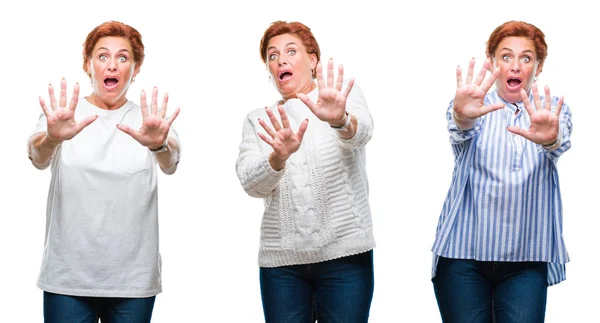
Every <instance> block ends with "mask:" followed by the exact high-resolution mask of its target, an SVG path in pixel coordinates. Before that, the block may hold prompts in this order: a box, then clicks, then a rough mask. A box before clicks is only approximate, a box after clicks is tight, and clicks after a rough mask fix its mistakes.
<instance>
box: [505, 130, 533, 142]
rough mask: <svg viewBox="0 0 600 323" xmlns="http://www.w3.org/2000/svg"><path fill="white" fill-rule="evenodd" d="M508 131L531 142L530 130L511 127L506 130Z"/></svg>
mask: <svg viewBox="0 0 600 323" xmlns="http://www.w3.org/2000/svg"><path fill="white" fill-rule="evenodd" d="M506 130H508V131H510V132H512V133H514V134H516V135H519V136H521V137H523V138H525V139H527V140H530V141H531V132H530V131H529V130H525V129H523V128H519V127H515V126H509V127H507V128H506Z"/></svg>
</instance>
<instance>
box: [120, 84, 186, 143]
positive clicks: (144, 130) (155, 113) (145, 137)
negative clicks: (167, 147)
mask: <svg viewBox="0 0 600 323" xmlns="http://www.w3.org/2000/svg"><path fill="white" fill-rule="evenodd" d="M157 101H158V89H157V88H156V87H154V89H153V90H152V102H151V104H150V111H148V104H147V102H146V92H145V91H144V90H142V93H141V95H140V107H141V109H142V118H143V123H142V127H141V128H140V130H133V129H131V127H129V126H126V125H122V124H118V125H117V128H119V129H120V130H121V131H123V132H125V133H126V134H128V135H130V136H131V137H133V139H135V140H137V141H138V142H139V143H140V144H141V145H142V146H145V147H148V148H149V149H159V148H160V147H162V146H163V145H164V144H165V142H166V141H167V135H168V134H169V129H170V128H171V124H172V123H173V121H175V119H176V118H177V116H178V115H179V108H177V109H175V112H173V115H171V117H170V118H168V119H167V118H165V115H166V114H167V103H168V101H169V95H168V94H167V93H165V94H164V96H163V103H162V106H161V107H160V110H159V109H158V102H157Z"/></svg>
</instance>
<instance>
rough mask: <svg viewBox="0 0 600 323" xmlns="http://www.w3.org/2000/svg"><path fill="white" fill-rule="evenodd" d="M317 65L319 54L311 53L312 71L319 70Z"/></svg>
mask: <svg viewBox="0 0 600 323" xmlns="http://www.w3.org/2000/svg"><path fill="white" fill-rule="evenodd" d="M317 63H318V61H317V54H315V53H311V54H310V69H311V70H313V71H314V70H315V68H317Z"/></svg>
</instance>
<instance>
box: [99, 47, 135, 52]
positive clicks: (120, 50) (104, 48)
mask: <svg viewBox="0 0 600 323" xmlns="http://www.w3.org/2000/svg"><path fill="white" fill-rule="evenodd" d="M98 50H107V51H110V49H108V48H106V47H98ZM117 52H118V53H120V52H127V53H129V49H127V48H122V49H119V50H118V51H117Z"/></svg>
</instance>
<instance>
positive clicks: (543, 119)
mask: <svg viewBox="0 0 600 323" xmlns="http://www.w3.org/2000/svg"><path fill="white" fill-rule="evenodd" d="M531 90H532V92H533V101H534V104H535V106H532V105H531V102H530V101H529V98H528V96H527V93H526V92H525V90H521V99H522V100H523V104H524V105H525V109H526V110H527V113H528V114H529V119H530V121H531V124H530V126H529V129H528V130H525V129H523V128H519V127H515V126H510V127H508V131H510V132H512V133H515V134H517V135H520V136H522V137H524V138H526V139H528V140H530V141H533V142H534V143H536V144H540V145H550V144H552V143H554V142H556V140H557V139H558V135H559V133H558V129H559V118H558V117H559V116H560V110H561V109H562V105H563V101H564V98H563V97H562V96H561V97H560V99H559V100H558V103H557V105H556V111H552V109H551V108H552V105H551V102H550V100H551V96H550V88H549V87H548V86H547V85H546V86H545V87H544V92H545V96H544V102H543V103H542V100H541V99H540V94H539V93H538V88H537V85H536V84H535V83H534V84H533V85H532V86H531Z"/></svg>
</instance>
